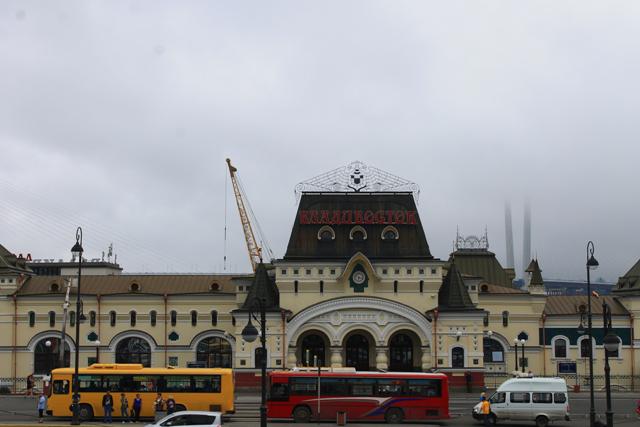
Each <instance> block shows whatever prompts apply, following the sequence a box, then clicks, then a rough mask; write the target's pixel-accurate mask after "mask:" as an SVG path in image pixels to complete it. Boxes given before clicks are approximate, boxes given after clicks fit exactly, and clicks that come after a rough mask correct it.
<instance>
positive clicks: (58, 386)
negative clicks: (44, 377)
mask: <svg viewBox="0 0 640 427" xmlns="http://www.w3.org/2000/svg"><path fill="white" fill-rule="evenodd" d="M53 393H54V394H69V380H55V381H54V382H53Z"/></svg>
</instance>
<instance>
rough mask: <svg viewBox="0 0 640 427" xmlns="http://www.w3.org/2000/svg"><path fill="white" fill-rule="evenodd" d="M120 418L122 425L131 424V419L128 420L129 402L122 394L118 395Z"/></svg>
mask: <svg viewBox="0 0 640 427" xmlns="http://www.w3.org/2000/svg"><path fill="white" fill-rule="evenodd" d="M120 416H121V417H122V424H124V423H126V422H127V421H129V422H131V418H129V400H128V399H127V396H126V395H125V394H124V393H120Z"/></svg>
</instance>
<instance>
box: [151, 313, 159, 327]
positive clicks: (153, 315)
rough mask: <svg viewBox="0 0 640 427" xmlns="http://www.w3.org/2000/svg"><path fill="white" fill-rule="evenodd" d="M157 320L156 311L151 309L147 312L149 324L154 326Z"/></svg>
mask: <svg viewBox="0 0 640 427" xmlns="http://www.w3.org/2000/svg"><path fill="white" fill-rule="evenodd" d="M157 321H158V312H157V311H155V310H151V312H150V313H149V322H150V323H151V326H156V322H157Z"/></svg>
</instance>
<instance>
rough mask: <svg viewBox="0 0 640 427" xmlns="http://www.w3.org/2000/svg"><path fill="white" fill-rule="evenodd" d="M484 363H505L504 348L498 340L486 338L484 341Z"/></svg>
mask: <svg viewBox="0 0 640 427" xmlns="http://www.w3.org/2000/svg"><path fill="white" fill-rule="evenodd" d="M482 347H483V350H484V363H492V362H493V363H500V362H504V348H503V347H502V344H500V343H499V342H498V341H497V340H495V339H493V338H488V337H485V338H483V340H482Z"/></svg>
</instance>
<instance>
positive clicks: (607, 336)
mask: <svg viewBox="0 0 640 427" xmlns="http://www.w3.org/2000/svg"><path fill="white" fill-rule="evenodd" d="M602 322H603V323H602V324H603V326H604V341H603V344H604V381H605V388H606V393H607V412H606V415H607V427H613V411H612V410H611V376H610V373H611V368H609V353H610V352H613V351H616V350H617V349H618V344H619V343H620V339H619V338H618V336H617V335H616V334H614V333H613V326H612V324H611V308H609V306H608V305H607V303H606V301H603V302H602Z"/></svg>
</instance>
